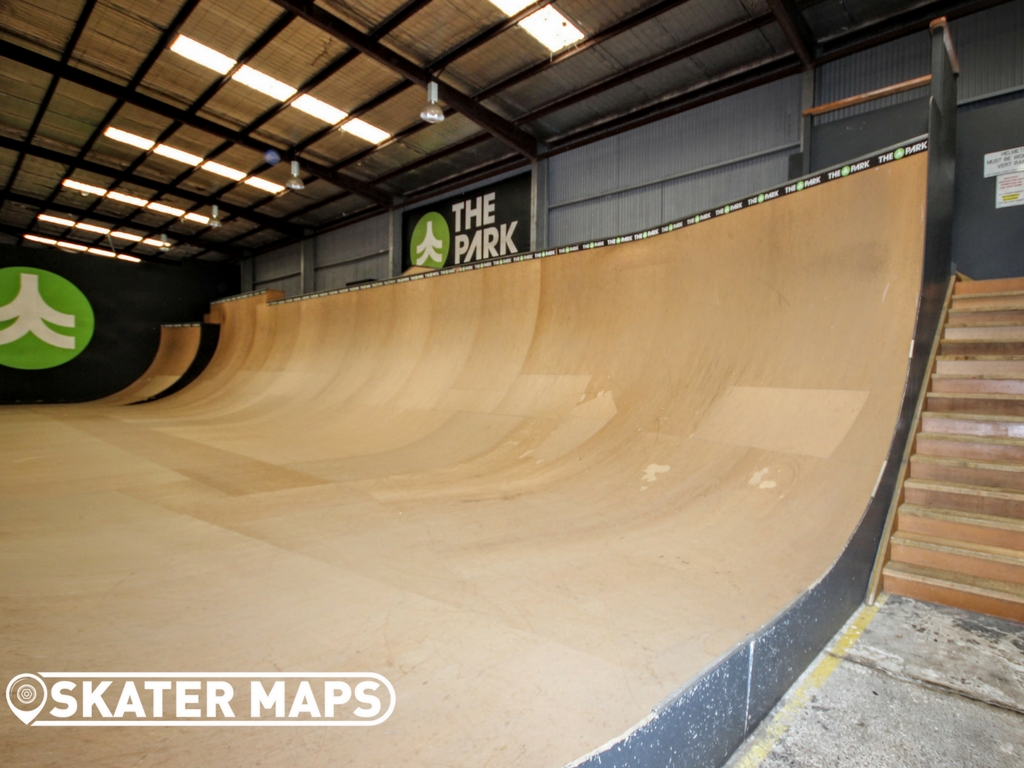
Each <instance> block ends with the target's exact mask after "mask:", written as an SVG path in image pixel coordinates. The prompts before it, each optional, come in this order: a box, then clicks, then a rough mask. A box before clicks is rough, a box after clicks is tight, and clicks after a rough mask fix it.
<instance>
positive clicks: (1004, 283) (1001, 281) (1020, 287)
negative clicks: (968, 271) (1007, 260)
mask: <svg viewBox="0 0 1024 768" xmlns="http://www.w3.org/2000/svg"><path fill="white" fill-rule="evenodd" d="M1004 291H1024V277H1001V278H996V279H995V280H957V282H956V285H955V286H953V295H954V296H964V295H967V294H978V293H999V292H1004Z"/></svg>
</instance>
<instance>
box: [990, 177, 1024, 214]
mask: <svg viewBox="0 0 1024 768" xmlns="http://www.w3.org/2000/svg"><path fill="white" fill-rule="evenodd" d="M1015 205H1024V173H1004V174H1003V175H1002V176H997V177H996V208H1012V207H1013V206H1015Z"/></svg>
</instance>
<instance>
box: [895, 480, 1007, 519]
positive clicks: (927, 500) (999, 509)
mask: <svg viewBox="0 0 1024 768" xmlns="http://www.w3.org/2000/svg"><path fill="white" fill-rule="evenodd" d="M903 498H904V500H905V501H906V502H907V503H908V504H917V505H918V506H922V507H943V508H944V509H957V510H960V511H961V512H978V513H980V514H983V515H993V516H995V517H1012V518H1015V519H1017V520H1024V493H1020V492H1018V491H1006V490H1002V489H1000V488H989V487H987V486H984V485H971V484H969V483H951V482H942V481H938V480H917V479H914V478H908V479H907V480H906V481H904V483H903Z"/></svg>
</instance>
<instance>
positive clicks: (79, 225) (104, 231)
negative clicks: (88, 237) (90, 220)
mask: <svg viewBox="0 0 1024 768" xmlns="http://www.w3.org/2000/svg"><path fill="white" fill-rule="evenodd" d="M75 228H76V229H84V230H85V231H86V232H95V233H97V234H100V235H109V234H110V230H109V229H107V228H106V227H97V226H96V225H95V224H82V223H81V222H79V223H77V224H75Z"/></svg>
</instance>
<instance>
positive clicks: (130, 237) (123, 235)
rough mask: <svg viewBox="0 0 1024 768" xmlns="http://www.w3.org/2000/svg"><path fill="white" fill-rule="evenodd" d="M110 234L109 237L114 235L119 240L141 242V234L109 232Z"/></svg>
mask: <svg viewBox="0 0 1024 768" xmlns="http://www.w3.org/2000/svg"><path fill="white" fill-rule="evenodd" d="M110 236H111V237H116V238H118V239H120V240H130V241H131V242H133V243H141V242H142V236H141V235H133V234H132V233H131V232H111V233H110Z"/></svg>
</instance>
